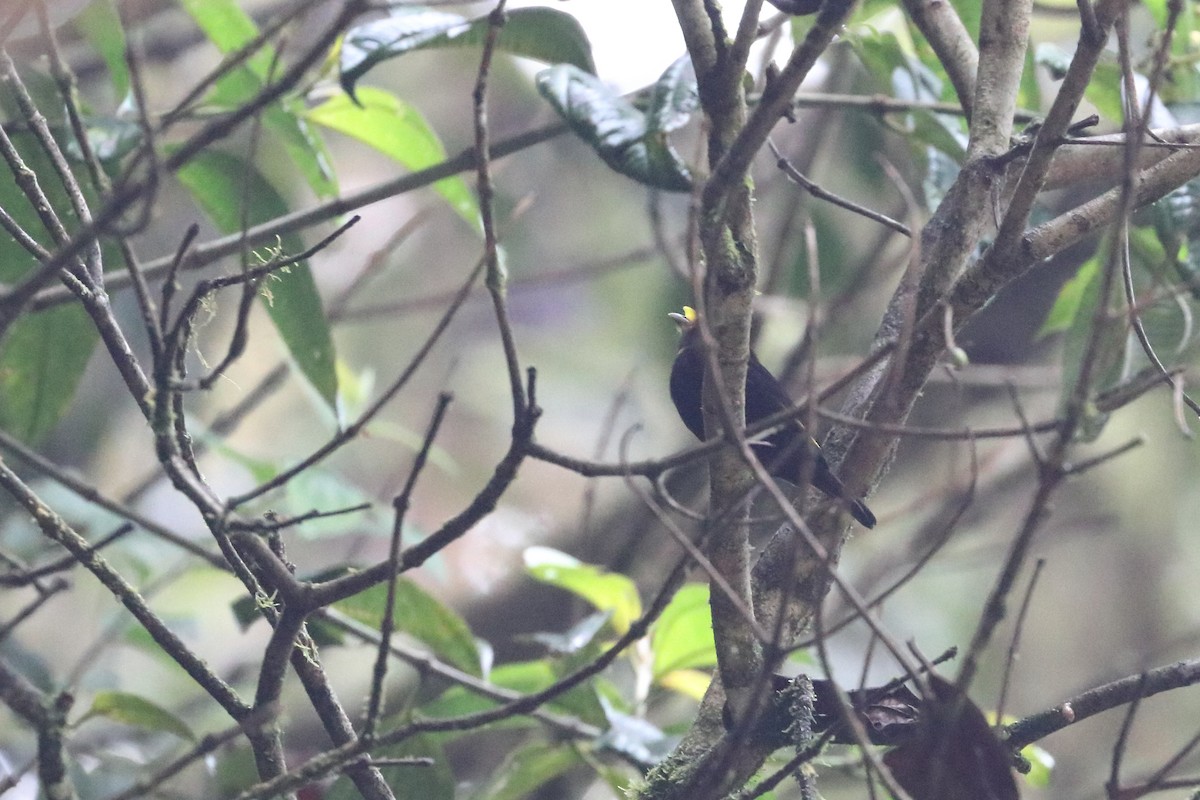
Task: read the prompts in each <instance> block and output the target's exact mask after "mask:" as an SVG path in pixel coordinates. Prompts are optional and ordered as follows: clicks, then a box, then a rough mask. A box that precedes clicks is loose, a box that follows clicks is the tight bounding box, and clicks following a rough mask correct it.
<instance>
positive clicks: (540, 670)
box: [421, 659, 604, 728]
mask: <svg viewBox="0 0 1200 800" xmlns="http://www.w3.org/2000/svg"><path fill="white" fill-rule="evenodd" d="M561 677H563V676H562V674H561V672H560V671H559V670H557V669H556V668H555V665H554V664H552V663H551V662H550V660H549V659H538V660H536V661H518V662H514V663H511V664H502V665H500V666H498V667H496V668H495V669H493V670H492V671H491V673H490V674H489V675H488V683H491V684H493V685H495V686H499V687H502V688H505V689H509V690H511V691H513V692H517V693H519V694H523V695H524V694H533V693H535V692H540V691H541V690H543V689H545V688H546V687H547V686H550V685H551V684H552V683H554V682H555V681H556V680H558V679H559V678H561ZM499 703H500V701H497V700H493V699H491V698H490V697H484V696H483V695H481V694H479V693H477V692H473V691H471V690H470V689H467V688H465V687H463V686H453V687H451V688H450V689H448V690H446V691H445V692H444V693H442V695H441V696H439V697H438V698H437V699H435V700H432V701H430V702H429V703H426V704H425V705H423V706H422V707H421V713H422V714H423V715H424V716H427V717H433V718H439V719H440V718H446V717H458V716H463V715H465V714H474V713H477V712H480V711H486V710H488V709H490V708H495V707H496V706H497V705H499ZM548 706H549V707H550V708H551V709H555V710H558V711H560V712H565V713H567V714H571V715H573V716H576V717H578V718H579V719H582V720H583V721H585V722H588V723H590V724H593V725H600V724H602V723H603V722H604V710H603V709H602V708H601V707H600V701H599V700H598V699H597V698H596V692H595V687H594V685H593V683H592V682H589V683H586V684H584V685H582V686H577V687H575V688H574V689H571V690H570V691H568V692H566V693H564V694H561V695H559V696H557V697H555V698H554V699H553V700H551V701H550V702H549V703H548ZM537 724H538V723H537V722H536V721H534V720H532V719H530V718H529V717H515V718H508V719H505V720H503V721H501V722H500V723H496V724H495V725H494V726H489V727H497V726H498V727H504V728H512V727H518V728H524V727H530V726H531V725H537Z"/></svg>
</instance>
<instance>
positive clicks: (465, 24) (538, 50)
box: [340, 6, 596, 97]
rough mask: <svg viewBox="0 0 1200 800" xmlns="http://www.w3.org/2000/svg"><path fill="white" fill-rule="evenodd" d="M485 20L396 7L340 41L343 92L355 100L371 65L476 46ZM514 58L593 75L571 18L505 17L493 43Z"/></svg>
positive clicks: (540, 11)
mask: <svg viewBox="0 0 1200 800" xmlns="http://www.w3.org/2000/svg"><path fill="white" fill-rule="evenodd" d="M489 24H490V23H489V21H488V18H487V17H479V18H477V19H471V20H468V19H467V18H465V17H461V16H459V15H458V14H447V13H445V12H442V11H434V10H432V9H429V8H423V7H420V6H416V7H403V6H402V7H399V8H396V9H394V10H393V11H392V13H391V15H390V16H388V17H385V18H384V19H378V20H373V21H371V22H368V23H366V24H364V25H359V26H357V27H355V28H351V29H350V31H349V32H348V33H347V34H346V37H345V39H344V40H343V41H342V51H341V59H340V67H341V76H342V87H343V88H345V90H346V92H347V93H349V94H350V95H352V96H355V97H357V90H356V88H355V87H356V85H357V84H358V81H359V80H360V79H361V78H362V76H363V75H365V74H367V72H369V71H370V70H371V69H372V68H374V67H375V65H377V64H380V63H382V62H384V61H387V60H389V59H392V58H396V57H397V56H402V55H404V54H405V53H411V52H413V51H415V50H422V49H425V48H430V47H467V46H475V45H479V44H481V43H482V42H483V40H484V38H485V37H486V36H487V30H488V26H489ZM496 45H497V47H499V48H500V49H501V50H503V51H506V52H509V53H512V54H513V55H517V56H523V57H525V58H532V59H535V60H537V61H541V62H543V63H546V64H572V65H574V66H576V67H578V68H579V69H581V70H583V71H585V72H590V73H593V74H595V72H596V65H595V62H593V61H592V46H591V44H590V43H589V42H588V39H587V35H586V34H585V33H584V32H583V28H582V27H581V26H580V25H579V22H578V21H576V19H575V18H574V17H572V16H571V15H570V14H565V13H563V12H562V11H558V10H556V9H553V8H518V9H515V10H513V11H511V12H509V14H508V15H507V18H506V22H505V24H504V27H503V28H502V29H501V31H500V36H499V38H498V39H497V41H496Z"/></svg>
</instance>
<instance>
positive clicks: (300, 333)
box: [176, 150, 337, 409]
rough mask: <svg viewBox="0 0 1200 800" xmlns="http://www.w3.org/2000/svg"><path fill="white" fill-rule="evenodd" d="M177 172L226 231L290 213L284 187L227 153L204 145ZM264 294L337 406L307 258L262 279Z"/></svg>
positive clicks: (315, 382)
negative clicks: (270, 181)
mask: <svg viewBox="0 0 1200 800" xmlns="http://www.w3.org/2000/svg"><path fill="white" fill-rule="evenodd" d="M176 174H177V177H178V178H179V180H180V182H181V183H183V185H184V186H185V187H187V189H188V191H190V192H191V194H192V196H193V197H194V198H195V199H196V201H197V202H198V203H199V204H200V207H201V208H203V209H204V211H205V212H206V213H207V214H208V215H209V217H211V218H212V220H213V222H215V223H216V225H217V227H218V228H220V229H221V230H222V231H224V232H225V233H234V232H236V231H239V230H241V229H242V225H243V223H244V224H246V225H255V224H257V223H260V222H266V221H267V220H269V219H274V218H275V217H279V216H282V215H283V214H285V213H287V204H286V203H285V202H284V200H283V198H282V197H281V196H280V194H279V192H277V191H276V190H275V188H274V187H273V186H271V185H270V184H269V183H268V182H267V180H266V179H265V178H264V177H263V176H262V175H261V174H260V173H259V172H258V170H256V169H255V168H254V167H253V165H251V164H248V163H246V162H245V161H244V160H242V159H240V158H237V157H236V156H232V155H229V154H228V153H223V152H220V151H217V150H205V151H203V152H201V153H198V154H197V155H196V157H195V158H193V159H192V160H191V161H189V162H188V163H187V164H185V165H184V166H183V167H182V168H181V169H180V170H179V172H178V173H176ZM243 205H244V207H245V214H244V215H243V211H242V208H243ZM280 245H281V247H282V250H283V251H284V252H286V253H299V252H301V251H303V250H304V243H303V242H302V241H301V239H300V237H299V236H298V235H296V234H288V235H286V236H284V237H282V238H281V239H280ZM260 294H261V297H262V299H263V302H264V303H266V306H267V311H268V313H270V315H271V320H272V321H273V322H274V323H275V328H276V330H278V331H279V335H280V337H281V338H282V339H283V341H284V344H286V345H287V348H288V351H289V352H290V353H291V355H292V358H293V359H295V361H296V364H297V365H298V366H299V367H300V371H301V372H302V373H304V376H305V377H306V378H308V381H309V383H311V384H312V386H313V387H314V388H315V389H316V390H317V392H318V393H319V394H320V395H321V397H322V398H324V400H325V402H327V403H328V404H329V406H330V407H331V408H335V409H336V407H337V374H336V370H335V368H334V360H335V356H334V350H333V338H332V336H331V335H330V332H329V324H328V322H327V320H326V319H325V312H324V310H323V309H322V308H321V297H320V295H319V294H318V293H317V286H316V284H315V283H314V282H313V277H312V273H311V272H310V271H309V268H308V262H305V261H302V262H299V263H296V264H293V265H292V266H290V267H288V268H287V269H286V270H280V271H278V272H276V273H274V275H272V276H271V278H269V279H268V280H266V281H264V282H263V284H262V285H261V287H260Z"/></svg>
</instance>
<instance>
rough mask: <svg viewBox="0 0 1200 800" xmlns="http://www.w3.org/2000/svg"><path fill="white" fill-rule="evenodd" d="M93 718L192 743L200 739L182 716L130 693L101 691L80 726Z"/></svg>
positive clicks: (81, 719)
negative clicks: (102, 718)
mask: <svg viewBox="0 0 1200 800" xmlns="http://www.w3.org/2000/svg"><path fill="white" fill-rule="evenodd" d="M93 717H104V718H106V719H111V720H113V721H115V722H120V723H123V724H125V725H133V726H134V727H137V728H142V729H143V730H147V731H156V732H160V733H171V734H174V735H175V736H178V737H179V738H180V739H186V740H188V741H195V739H196V736H195V734H193V733H192V729H191V728H189V727H188V726H187V724H186V723H184V722H183V720H181V719H180V718H179V717H177V716H175V715H174V714H172V713H171V712H170V711H167V710H166V709H165V708H163V707H162V706H159V705H157V704H155V703H152V702H150V701H149V700H147V699H145V698H144V697H139V696H137V695H135V694H129V693H128V692H114V691H106V692H100V693H99V694H97V695H96V697H95V698H94V699H93V700H92V706H91V708H89V709H88V710H87V712H86V713H85V714H84V715H83V716H82V717H81V718H80V719H79V722H77V723H76V725H78V724H80V723H82V722H84V721H85V720H88V719H92V718H93Z"/></svg>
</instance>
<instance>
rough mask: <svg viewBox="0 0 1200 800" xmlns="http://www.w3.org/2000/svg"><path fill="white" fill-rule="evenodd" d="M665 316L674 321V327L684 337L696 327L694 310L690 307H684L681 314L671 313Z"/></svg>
mask: <svg viewBox="0 0 1200 800" xmlns="http://www.w3.org/2000/svg"><path fill="white" fill-rule="evenodd" d="M667 316H668V317H670V318H671V319H673V320H675V327H676V328H678V329H679V333H680V335H685V334H687V333H689V332H690V331H691V330H692V329H694V328H695V327H696V309H694V308H692V307H691V306H684V307H683V313H682V314H679V313H676V312H671V313H670V314H667Z"/></svg>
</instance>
